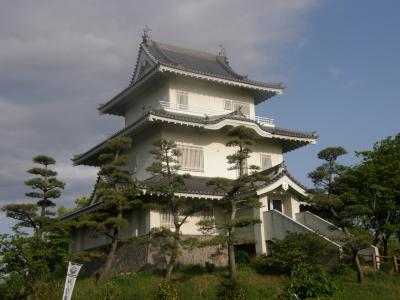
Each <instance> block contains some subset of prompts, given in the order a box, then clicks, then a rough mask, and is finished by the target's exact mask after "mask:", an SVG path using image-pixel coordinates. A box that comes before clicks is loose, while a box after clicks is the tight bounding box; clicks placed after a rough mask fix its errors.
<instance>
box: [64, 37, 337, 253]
mask: <svg viewBox="0 0 400 300" xmlns="http://www.w3.org/2000/svg"><path fill="white" fill-rule="evenodd" d="M282 92H283V86H282V85H281V84H275V83H265V82H259V81H254V80H251V79H249V78H247V76H243V75H240V74H238V73H236V72H235V71H234V70H233V69H232V68H231V66H230V65H229V63H228V59H227V57H226V54H225V51H221V52H220V53H218V54H211V53H206V52H201V51H197V50H191V49H186V48H181V47H177V46H172V45H167V44H163V43H159V42H156V41H153V40H151V39H150V37H149V36H148V35H147V34H145V35H144V36H143V42H142V43H141V44H140V48H139V54H138V57H137V61H136V66H135V70H134V73H133V76H132V80H131V83H130V84H129V86H128V87H127V88H126V89H124V90H123V91H121V92H120V93H119V94H117V95H116V96H115V97H113V98H112V99H111V100H109V101H108V102H107V103H105V104H102V105H100V107H99V108H98V109H99V111H100V113H101V114H110V115H115V116H120V117H123V118H125V127H124V128H122V129H121V130H119V131H118V132H117V133H116V134H114V135H113V136H112V137H117V136H128V137H131V138H132V140H133V141H134V143H133V148H132V149H131V151H130V153H129V156H130V158H131V162H132V163H131V165H130V168H129V169H130V172H131V173H132V176H134V177H135V178H136V179H137V180H138V181H139V182H140V184H141V186H143V187H144V189H145V187H146V186H148V185H151V184H154V183H156V182H157V181H158V180H160V178H158V177H153V176H152V174H150V173H149V172H148V171H146V168H147V167H148V166H149V165H150V164H151V163H152V161H153V157H152V155H151V154H150V153H149V151H150V150H151V149H152V148H153V142H154V141H156V140H158V139H160V138H164V139H168V140H174V141H175V142H176V143H177V145H178V147H179V149H180V152H181V156H180V158H179V160H180V165H181V172H183V173H189V174H191V177H190V178H188V179H186V180H185V185H186V190H185V191H184V192H182V193H179V196H180V197H187V198H190V199H192V201H198V199H219V198H221V197H222V196H221V194H219V193H218V192H216V191H215V189H214V188H213V187H210V186H207V182H208V181H209V180H210V178H212V177H225V178H230V179H235V178H237V176H238V175H237V173H236V170H228V162H227V160H226V156H227V155H229V154H232V153H233V151H234V149H232V148H230V147H227V146H226V145H225V144H226V142H227V141H228V137H227V134H226V133H227V127H230V126H239V125H242V126H246V127H248V128H252V129H254V131H255V132H256V133H257V135H258V139H257V141H256V144H255V145H254V146H253V147H252V150H253V152H252V153H251V157H250V158H249V159H248V161H247V163H246V165H248V166H250V165H258V166H259V167H260V169H261V170H262V172H263V174H265V175H267V176H268V178H269V179H268V180H267V181H265V182H264V183H263V184H262V185H260V186H259V187H258V190H257V191H256V194H257V195H258V197H259V199H260V201H261V202H262V204H263V205H262V207H261V208H256V209H251V210H248V211H247V212H246V213H247V214H250V215H252V216H254V217H257V218H259V219H260V220H261V223H260V224H257V225H254V226H249V227H247V228H245V229H241V230H240V234H242V235H245V236H247V237H249V238H254V239H255V240H256V241H257V243H256V244H255V245H254V246H252V247H253V249H252V251H254V253H257V254H264V253H268V242H269V241H271V240H273V239H275V238H276V239H282V238H284V237H285V235H286V233H287V232H288V231H291V232H298V233H307V232H317V233H318V234H320V235H322V236H324V238H326V239H327V240H329V241H331V240H330V239H329V238H330V237H334V236H335V235H336V234H337V233H338V232H337V229H334V230H332V228H333V225H332V224H331V223H329V222H327V221H325V220H323V219H321V218H320V217H318V216H316V215H314V214H312V213H310V212H307V211H303V212H301V211H300V203H301V201H302V199H304V198H305V197H307V193H306V188H305V187H304V186H303V185H301V184H300V183H299V182H298V181H297V180H296V179H294V178H293V176H291V175H290V174H289V172H288V171H287V169H286V166H285V164H284V162H283V161H284V160H283V156H284V154H285V153H287V152H289V151H293V150H295V149H297V148H300V147H303V146H305V145H308V144H315V143H316V136H315V135H314V134H313V133H308V132H300V131H297V130H289V129H283V128H279V127H277V126H276V125H275V121H274V120H273V119H271V118H267V117H259V116H257V115H256V106H257V105H258V104H260V103H262V102H264V101H266V100H268V99H270V98H271V97H274V96H278V95H282ZM239 108H240V109H239ZM112 137H110V138H112ZM105 142H106V141H103V142H101V143H99V144H98V145H96V146H94V147H93V148H91V149H89V150H88V151H86V152H84V153H82V154H80V155H76V156H75V157H74V158H73V162H74V164H75V165H87V166H99V165H100V163H99V161H98V159H97V158H98V157H99V154H100V153H101V152H102V150H103V148H104V145H105ZM99 207H100V201H99V199H96V197H93V198H92V201H91V203H90V205H88V206H87V207H85V208H83V209H80V210H78V211H74V212H73V213H70V214H69V215H66V216H64V217H63V219H65V220H68V219H74V218H77V217H79V216H81V215H82V214H86V213H89V212H91V211H93V210H96V209H97V208H99ZM220 214H221V212H218V211H216V210H215V209H214V210H213V211H204V212H203V213H200V214H198V215H195V216H192V217H189V218H188V219H187V222H186V223H185V224H184V225H183V226H182V233H183V234H185V235H201V232H200V231H199V228H198V226H197V225H196V223H197V222H198V221H199V220H201V219H202V218H209V217H210V216H214V217H215V218H218V217H219V216H220ZM171 225H172V217H171V215H170V214H168V213H160V212H158V211H152V210H147V209H135V210H132V212H131V213H130V215H129V226H128V227H127V228H124V229H123V230H122V232H121V235H122V236H123V237H133V236H139V235H143V234H146V233H148V232H149V231H150V230H151V229H152V228H155V227H162V226H166V227H171ZM72 240H73V242H72V244H71V247H70V248H71V251H79V250H87V249H92V248H95V247H99V246H102V245H105V244H107V243H109V242H110V240H109V239H107V238H106V237H101V236H99V237H95V236H93V234H90V232H89V231H88V230H84V229H81V230H76V231H74V232H73V234H72ZM331 242H332V243H334V244H335V245H337V246H338V247H340V246H339V244H337V243H336V242H334V241H331Z"/></svg>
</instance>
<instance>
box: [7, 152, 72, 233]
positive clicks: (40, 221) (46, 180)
mask: <svg viewBox="0 0 400 300" xmlns="http://www.w3.org/2000/svg"><path fill="white" fill-rule="evenodd" d="M33 162H35V163H37V164H40V165H41V167H34V168H31V169H29V170H28V171H27V172H28V173H29V174H32V175H36V176H37V177H34V178H31V179H29V180H27V181H25V185H27V186H29V187H31V188H32V190H33V191H32V192H28V193H25V195H26V196H27V197H30V198H35V199H38V200H37V202H36V203H35V204H31V203H30V204H24V203H18V204H7V205H4V206H3V207H2V211H4V212H5V213H6V215H7V217H10V218H13V219H15V220H17V221H18V223H17V225H18V226H22V227H30V228H33V229H34V231H35V232H37V233H38V234H41V233H42V232H43V231H44V227H45V226H46V225H47V224H48V223H49V222H50V218H51V217H52V216H53V215H54V212H52V211H51V210H49V208H51V207H53V206H55V205H56V204H55V203H54V201H53V200H54V199H57V198H59V197H60V196H61V189H63V188H64V185H65V184H64V183H63V182H62V181H60V180H58V179H57V178H56V176H57V172H55V171H53V170H51V169H49V165H53V164H55V160H54V159H53V158H52V157H49V156H46V155H37V156H35V157H34V158H33ZM38 209H39V210H40V211H39V212H38V211H37V210H38Z"/></svg>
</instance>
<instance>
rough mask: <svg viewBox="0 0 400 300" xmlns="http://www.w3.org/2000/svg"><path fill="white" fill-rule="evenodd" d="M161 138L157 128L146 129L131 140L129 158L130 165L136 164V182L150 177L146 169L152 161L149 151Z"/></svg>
mask: <svg viewBox="0 0 400 300" xmlns="http://www.w3.org/2000/svg"><path fill="white" fill-rule="evenodd" d="M160 138H161V131H160V129H159V127H157V126H156V127H152V128H146V129H145V130H144V131H142V132H141V133H140V134H139V135H136V136H134V137H133V138H132V149H131V150H130V151H129V154H128V155H129V157H130V159H131V161H132V163H136V173H135V174H134V176H135V177H136V178H137V179H138V180H144V179H147V178H149V177H151V176H152V175H151V173H150V172H148V171H147V170H146V169H147V167H149V166H150V165H151V164H152V163H153V161H154V159H153V155H152V154H150V150H152V149H153V148H154V146H153V143H154V142H155V141H157V140H159V139H160Z"/></svg>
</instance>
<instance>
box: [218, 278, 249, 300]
mask: <svg viewBox="0 0 400 300" xmlns="http://www.w3.org/2000/svg"><path fill="white" fill-rule="evenodd" d="M217 299H219V300H244V299H245V292H244V289H243V287H242V286H241V285H240V284H239V282H238V281H237V280H231V279H227V280H224V281H222V282H221V283H220V285H219V286H218V287H217Z"/></svg>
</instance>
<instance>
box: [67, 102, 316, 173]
mask: <svg viewBox="0 0 400 300" xmlns="http://www.w3.org/2000/svg"><path fill="white" fill-rule="evenodd" d="M159 122H166V123H173V124H176V125H184V126H193V127H199V128H204V129H208V130H220V129H222V128H224V127H226V126H239V125H244V126H247V127H250V128H253V129H254V130H255V131H256V132H257V133H258V135H259V136H260V137H261V138H270V139H274V140H277V141H279V143H280V144H281V145H282V150H283V152H284V153H286V152H289V151H292V150H294V149H297V148H300V147H302V146H305V145H307V144H314V143H315V142H316V139H317V136H316V135H315V133H313V132H302V131H296V130H291V129H284V128H277V127H268V126H263V125H261V124H260V123H257V122H256V121H253V120H250V119H248V118H246V117H245V116H243V115H241V114H238V112H233V113H230V114H224V115H217V116H204V117H202V116H193V115H188V114H181V113H175V112H169V111H166V110H165V109H154V110H150V111H149V112H147V113H146V114H145V115H143V116H142V117H141V118H140V119H138V120H137V121H135V122H133V123H131V124H130V125H128V126H126V127H125V128H123V129H121V130H119V131H118V132H116V133H115V134H113V135H112V136H110V137H109V138H107V139H106V140H104V141H102V142H101V143H99V144H97V145H96V146H94V147H93V148H91V149H90V150H88V151H86V152H84V153H82V154H78V155H75V156H74V157H73V159H72V161H73V162H74V164H75V165H80V164H82V165H92V166H97V165H99V163H98V161H97V157H98V156H99V154H100V153H101V151H102V149H103V147H104V145H105V143H106V142H107V141H108V140H109V139H112V138H114V137H117V136H132V135H134V134H135V132H137V131H138V129H139V128H140V127H142V126H145V125H151V124H156V123H159Z"/></svg>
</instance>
